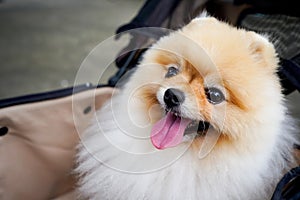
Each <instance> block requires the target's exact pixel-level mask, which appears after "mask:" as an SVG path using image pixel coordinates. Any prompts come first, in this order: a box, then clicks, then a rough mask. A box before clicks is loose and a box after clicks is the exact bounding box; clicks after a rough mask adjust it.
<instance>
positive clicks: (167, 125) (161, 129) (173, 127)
mask: <svg viewBox="0 0 300 200" xmlns="http://www.w3.org/2000/svg"><path fill="white" fill-rule="evenodd" d="M190 122H191V120H189V119H184V118H181V117H176V116H175V115H174V114H172V113H171V112H168V113H167V115H166V116H165V117H164V118H162V119H161V120H159V121H158V122H156V124H154V126H153V128H152V131H151V142H152V144H153V145H154V146H155V147H156V148H158V149H165V148H169V147H174V146H176V145H178V144H179V143H181V141H182V138H183V134H184V131H185V129H186V127H187V126H188V124H189V123H190Z"/></svg>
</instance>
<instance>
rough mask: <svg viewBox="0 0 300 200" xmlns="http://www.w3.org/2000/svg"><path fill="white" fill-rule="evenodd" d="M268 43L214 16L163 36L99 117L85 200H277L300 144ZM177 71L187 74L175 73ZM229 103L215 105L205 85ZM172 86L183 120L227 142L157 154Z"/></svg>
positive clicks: (90, 136)
mask: <svg viewBox="0 0 300 200" xmlns="http://www.w3.org/2000/svg"><path fill="white" fill-rule="evenodd" d="M277 62H278V59H277V57H276V53H275V50H274V47H273V45H272V44H271V43H270V42H269V41H268V39H267V38H265V37H263V36H261V35H258V34H256V33H254V32H248V31H245V30H243V29H237V28H234V27H231V26H229V25H228V24H226V23H223V22H220V21H218V20H216V19H215V18H212V17H198V18H196V19H194V20H192V21H191V22H190V23H189V24H188V25H186V26H185V27H183V28H182V29H181V30H178V31H176V32H173V33H171V34H170V35H168V36H166V37H163V38H162V39H160V40H159V41H158V42H157V43H156V44H154V45H153V46H152V48H151V49H150V50H148V51H147V52H146V54H145V55H144V58H143V61H142V62H141V64H140V65H139V67H138V68H137V70H136V71H135V73H134V74H133V75H132V76H131V78H130V80H129V82H128V83H127V84H126V86H125V87H124V88H123V89H122V91H121V92H120V93H119V94H117V95H115V96H114V97H113V98H112V100H111V101H110V102H108V103H107V104H106V105H105V106H104V107H103V108H102V109H101V110H99V111H98V112H97V114H96V117H95V120H94V121H93V123H92V125H91V126H90V128H89V129H88V130H87V131H86V134H84V138H82V143H81V145H80V146H79V153H78V168H77V169H76V172H77V173H79V174H80V175H81V179H80V182H79V195H80V198H90V199H166V200H167V199H207V200H212V199H230V200H232V199H251V200H254V199H259V200H261V199H269V198H270V197H271V195H272V193H273V190H274V187H275V185H276V183H277V182H278V181H279V179H280V178H281V177H282V175H283V173H284V172H285V171H286V170H288V169H290V167H291V164H292V163H293V162H294V159H293V157H292V153H291V152H292V149H291V148H292V145H293V142H295V138H294V136H293V135H292V131H291V130H290V128H288V127H290V126H291V125H292V124H291V121H290V120H289V119H288V118H287V116H286V108H285V106H284V101H283V96H282V94H281V88H280V84H279V80H278V77H277V76H276V69H277ZM170 66H175V67H177V68H178V70H179V72H178V74H176V75H174V76H172V77H166V73H167V71H168V68H169V67H170ZM207 87H216V88H219V89H220V90H221V91H222V92H223V93H224V95H225V98H226V100H225V101H224V102H222V103H219V104H212V103H210V102H209V101H208V100H207V94H206V93H205V88H207ZM168 88H176V89H179V90H181V91H183V92H184V94H185V100H184V102H183V103H182V104H181V105H180V108H179V115H180V116H181V117H183V118H189V119H192V120H202V121H208V122H209V123H210V125H211V127H212V128H211V132H210V133H209V134H210V135H211V136H218V140H217V141H216V142H215V143H213V148H212V149H208V150H207V151H206V154H205V155H204V156H203V157H201V158H200V157H199V152H200V151H203V149H201V146H203V145H205V144H204V143H205V142H204V141H205V137H203V136H200V137H195V138H194V139H193V140H191V139H190V138H188V136H185V137H184V141H183V142H182V143H180V144H178V145H177V146H175V147H172V148H167V149H164V150H157V149H156V148H155V147H154V146H153V144H152V143H151V141H150V138H149V137H150V133H151V129H152V128H153V124H155V123H156V122H157V121H158V120H160V119H161V118H163V117H164V116H165V115H166V114H165V109H166V105H165V102H164V100H163V95H164V93H165V91H166V90H167V89H168Z"/></svg>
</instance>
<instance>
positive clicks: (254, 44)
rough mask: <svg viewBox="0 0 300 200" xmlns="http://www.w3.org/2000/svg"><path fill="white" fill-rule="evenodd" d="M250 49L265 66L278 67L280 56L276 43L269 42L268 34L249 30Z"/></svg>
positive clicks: (255, 57) (254, 56)
mask: <svg viewBox="0 0 300 200" xmlns="http://www.w3.org/2000/svg"><path fill="white" fill-rule="evenodd" d="M248 37H249V41H250V43H249V46H248V48H249V51H250V54H251V55H252V56H253V58H254V60H255V61H256V62H261V63H263V65H264V66H266V67H269V68H272V69H276V68H277V66H278V58H277V54H276V51H275V48H274V45H273V44H272V43H271V42H269V39H268V37H267V36H263V35H259V34H257V33H255V32H252V31H251V32H248Z"/></svg>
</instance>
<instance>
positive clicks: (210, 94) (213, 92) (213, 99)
mask: <svg viewBox="0 0 300 200" xmlns="http://www.w3.org/2000/svg"><path fill="white" fill-rule="evenodd" d="M205 94H206V98H207V100H208V102H209V103H211V104H214V105H215V104H219V103H222V102H223V101H224V100H225V96H224V94H223V92H222V91H221V90H219V89H218V88H214V87H211V88H205Z"/></svg>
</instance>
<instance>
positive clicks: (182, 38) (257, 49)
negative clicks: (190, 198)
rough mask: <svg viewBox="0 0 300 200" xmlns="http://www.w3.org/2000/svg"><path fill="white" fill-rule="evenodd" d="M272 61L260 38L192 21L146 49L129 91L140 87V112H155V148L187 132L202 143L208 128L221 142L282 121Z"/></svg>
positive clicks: (203, 19) (168, 144)
mask: <svg viewBox="0 0 300 200" xmlns="http://www.w3.org/2000/svg"><path fill="white" fill-rule="evenodd" d="M277 62H278V60H277V57H276V53H275V50H274V47H273V45H272V44H271V43H270V42H269V41H268V40H267V39H266V38H265V37H263V36H261V35H258V34H256V33H254V32H249V31H245V30H243V29H237V28H234V27H231V26H229V25H228V24H226V23H223V22H220V21H218V20H216V19H215V18H212V17H199V18H196V19H194V20H193V21H191V22H190V23H189V24H188V25H186V26H185V27H184V28H182V29H181V30H179V31H176V32H173V33H171V34H170V35H169V36H166V37H163V38H162V39H160V40H159V41H158V42H157V43H156V44H155V45H153V46H152V47H151V48H150V49H149V50H148V51H147V52H146V53H145V55H144V58H143V61H142V62H141V64H140V66H139V67H138V69H137V71H136V73H135V74H134V75H133V77H132V78H131V80H130V82H129V84H128V88H131V89H133V88H139V90H138V92H137V95H138V96H139V98H141V99H142V101H143V103H144V104H145V109H147V111H145V112H146V113H148V111H149V110H151V109H152V108H153V107H155V106H156V108H157V105H159V108H160V109H159V111H158V110H157V112H156V114H155V117H154V118H152V121H153V128H152V132H151V140H152V143H153V144H154V145H155V146H156V147H157V148H159V149H163V148H167V147H172V146H176V145H178V144H179V143H181V142H182V141H183V138H184V137H185V136H188V135H190V133H192V135H193V136H196V137H195V138H196V139H195V142H196V141H201V140H202V139H201V138H203V135H205V131H206V130H207V128H208V127H209V126H211V127H213V129H214V130H216V132H218V133H220V135H221V137H220V139H219V142H221V143H222V142H223V143H228V142H231V141H234V140H237V139H239V138H241V137H246V138H247V137H248V136H249V134H250V135H251V134H253V133H255V129H259V127H261V126H264V125H265V124H268V123H269V125H272V123H273V124H274V125H275V124H276V123H277V122H278V120H279V119H280V118H281V117H280V116H278V114H279V115H280V113H282V110H281V109H282V107H280V104H281V101H282V97H281V91H280V85H279V81H278V78H277V76H276V75H275V74H276V68H277ZM141 86H143V87H141ZM157 113H159V114H157ZM275 126H276V125H275ZM251 137H256V136H255V135H252V136H251Z"/></svg>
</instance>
